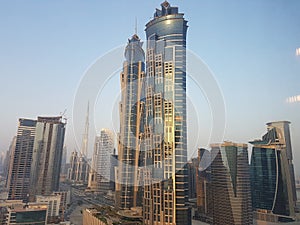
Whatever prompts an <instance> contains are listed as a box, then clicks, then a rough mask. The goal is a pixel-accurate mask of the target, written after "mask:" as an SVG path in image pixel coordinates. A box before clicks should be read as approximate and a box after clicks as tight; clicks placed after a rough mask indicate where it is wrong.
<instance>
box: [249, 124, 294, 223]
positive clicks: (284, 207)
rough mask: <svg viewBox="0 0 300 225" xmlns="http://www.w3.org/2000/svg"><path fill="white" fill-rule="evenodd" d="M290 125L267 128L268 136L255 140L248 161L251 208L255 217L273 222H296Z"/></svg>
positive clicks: (276, 125) (273, 125)
mask: <svg viewBox="0 0 300 225" xmlns="http://www.w3.org/2000/svg"><path fill="white" fill-rule="evenodd" d="M289 124H290V122H287V121H279V122H271V123H268V124H267V126H268V127H267V130H268V131H267V133H266V134H265V135H264V136H263V137H262V139H261V140H254V141H251V142H250V143H251V144H253V145H254V146H253V149H252V157H251V167H250V168H251V189H252V190H251V191H252V206H253V209H254V210H255V214H254V215H255V217H256V218H257V219H259V220H266V221H272V222H284V221H292V220H294V219H295V206H296V200H297V198H296V187H295V175H294V166H293V162H292V160H293V156H292V147H291V139H290V130H289Z"/></svg>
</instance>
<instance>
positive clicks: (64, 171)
mask: <svg viewBox="0 0 300 225" xmlns="http://www.w3.org/2000/svg"><path fill="white" fill-rule="evenodd" d="M60 173H61V174H62V175H66V174H68V170H67V147H66V146H64V148H63V154H62V158H61V169H60Z"/></svg>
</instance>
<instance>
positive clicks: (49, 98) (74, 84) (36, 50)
mask: <svg viewBox="0 0 300 225" xmlns="http://www.w3.org/2000/svg"><path fill="white" fill-rule="evenodd" d="M104 2H105V3H104ZM160 3H161V1H156V0H155V1H140V0H139V1H138V0H126V1H63V0H61V1H58V0H57V1H31V0H26V1H5V2H4V1H1V3H0V27H1V30H0V85H1V89H0V90H1V95H0V103H1V117H0V124H1V128H2V129H1V130H0V151H6V150H7V149H8V146H9V144H10V141H11V139H12V137H13V136H14V135H15V134H16V129H17V120H18V118H20V117H25V118H36V116H38V115H57V114H59V113H60V112H62V111H64V110H65V109H67V113H66V114H67V117H68V118H69V120H68V126H67V135H66V145H67V146H68V149H69V151H72V150H73V149H74V148H77V149H78V147H76V146H77V145H76V140H77V142H79V143H78V144H80V140H78V139H80V138H78V137H77V138H75V134H74V131H73V125H72V124H73V123H74V121H72V111H73V101H74V97H75V96H76V93H77V92H78V87H80V84H81V81H82V79H83V78H84V77H85V76H86V72H87V71H88V68H90V67H91V66H92V65H93V63H94V62H95V61H96V60H97V59H98V60H99V59H100V60H101V56H105V55H107V53H109V52H111V51H112V50H114V49H116V48H117V49H120V48H121V50H122V49H123V47H124V44H126V42H127V39H128V38H129V37H130V36H131V35H132V34H133V33H134V30H135V28H134V27H135V18H137V21H138V23H137V29H138V34H139V36H140V38H141V39H144V38H145V34H144V28H145V24H146V23H147V22H148V21H149V19H150V18H151V17H152V16H153V13H154V11H155V8H158V7H160ZM170 3H171V4H172V5H176V6H178V7H179V10H180V11H181V12H184V13H185V18H186V19H187V20H188V21H189V22H188V25H189V29H188V38H187V48H188V50H190V51H192V52H194V54H196V55H197V56H199V57H200V58H201V59H202V61H203V62H204V63H206V64H207V66H208V67H209V68H210V70H211V71H212V73H213V76H214V78H215V79H216V81H217V84H218V85H219V87H220V90H221V91H222V93H223V97H224V100H225V106H226V124H227V126H226V130H225V136H224V140H232V141H236V142H246V143H247V142H248V141H249V140H253V139H256V138H260V137H261V135H262V134H263V133H264V132H265V130H266V127H265V123H266V122H269V121H274V120H289V121H291V122H292V124H291V131H292V133H291V134H292V142H293V151H294V156H295V159H294V163H295V166H296V171H297V174H300V166H298V165H300V163H299V162H300V151H299V149H300V143H299V140H300V116H299V112H300V111H299V110H300V102H297V101H295V102H292V103H288V102H287V101H286V99H287V98H288V97H290V96H297V95H299V94H300V56H296V48H299V47H300V1H298V0H264V1H262V0H252V1H246V0H235V1H231V0H218V1H217V0H190V1H179V0H178V1H175V0H174V1H170ZM120 46H121V47H120ZM117 52H118V51H117ZM121 52H122V51H121ZM122 57H123V55H122V54H120V60H116V64H118V65H116V68H118V70H117V71H115V73H114V74H113V75H112V76H111V79H110V80H108V81H107V82H106V84H105V85H104V88H103V90H102V92H101V93H100V94H99V95H98V96H94V97H97V101H96V104H94V105H92V106H91V111H92V112H93V114H94V117H93V120H92V121H90V124H91V126H92V127H95V128H96V129H97V130H98V131H99V130H100V129H101V128H104V127H108V128H111V129H114V130H115V131H116V132H117V130H118V127H119V124H118V118H117V117H118V115H117V113H118V111H117V110H118V109H117V107H118V94H119V89H120V88H119V72H120V70H121V68H122V64H121V63H120V62H121V61H122ZM119 61H120V62H119ZM92 67H93V66H92ZM99 76H104V75H103V74H101V72H100V73H99ZM204 92H205V91H204ZM205 95H206V93H203V91H201V90H200V89H199V88H198V87H196V86H195V84H193V82H192V79H188V96H189V101H190V104H189V112H190V114H191V112H192V111H193V112H195V113H194V115H196V117H197V118H196V119H197V120H198V122H197V123H194V121H191V120H190V121H189V130H188V132H189V136H190V137H198V136H199V139H197V138H196V139H195V140H196V142H197V146H198V147H200V146H201V147H206V146H207V145H208V144H209V142H210V141H209V139H208V137H209V134H210V132H211V130H212V124H213V122H212V116H211V108H210V107H209V106H210V103H209V101H207V100H206V98H205ZM99 96H100V97H99ZM86 104H87V103H86ZM112 109H113V112H112ZM85 112H86V105H83V106H82V112H81V114H82V120H80V121H79V120H76V121H75V123H77V124H78V127H81V128H82V127H83V124H84V121H85V118H84V117H85ZM191 118H194V117H192V116H191ZM198 125H199V126H198ZM76 132H77V133H79V134H81V133H82V130H81V129H78V130H77V131H76ZM76 132H75V133H76ZM77 136H78V135H77ZM191 139H193V140H194V138H190V139H189V141H190V142H192V141H191ZM93 141H94V133H92V132H91V136H90V150H89V151H90V153H91V152H92V144H93ZM197 146H195V147H194V146H193V144H190V148H191V149H190V150H189V151H190V152H193V151H194V150H195V148H196V147H197ZM297 164H298V165H297Z"/></svg>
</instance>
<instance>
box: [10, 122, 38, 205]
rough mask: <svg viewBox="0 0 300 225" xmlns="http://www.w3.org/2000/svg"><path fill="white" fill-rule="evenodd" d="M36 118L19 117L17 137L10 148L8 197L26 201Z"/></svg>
mask: <svg viewBox="0 0 300 225" xmlns="http://www.w3.org/2000/svg"><path fill="white" fill-rule="evenodd" d="M35 129H36V120H30V119H19V125H18V131H17V137H16V139H15V141H13V143H12V145H11V148H10V163H9V169H8V176H7V187H8V189H9V191H8V199H10V200H24V201H28V194H29V186H30V171H31V161H32V154H33V145H34V138H35V133H36V130H35Z"/></svg>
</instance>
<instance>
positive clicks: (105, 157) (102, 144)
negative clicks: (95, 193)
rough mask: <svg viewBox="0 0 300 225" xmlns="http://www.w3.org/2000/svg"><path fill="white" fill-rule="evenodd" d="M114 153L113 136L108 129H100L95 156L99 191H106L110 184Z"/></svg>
mask: <svg viewBox="0 0 300 225" xmlns="http://www.w3.org/2000/svg"><path fill="white" fill-rule="evenodd" d="M113 154H114V136H113V133H112V131H110V130H109V129H102V130H101V132H100V139H99V150H98V157H97V180H98V182H97V183H98V185H99V191H100V192H108V191H109V190H110V186H111V163H112V155H113Z"/></svg>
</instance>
